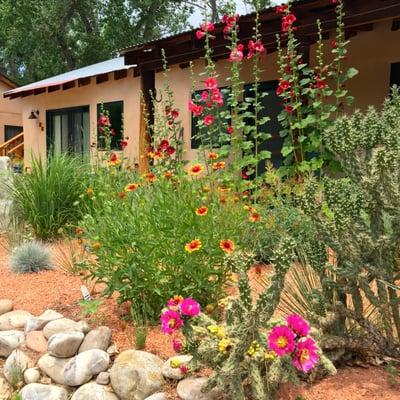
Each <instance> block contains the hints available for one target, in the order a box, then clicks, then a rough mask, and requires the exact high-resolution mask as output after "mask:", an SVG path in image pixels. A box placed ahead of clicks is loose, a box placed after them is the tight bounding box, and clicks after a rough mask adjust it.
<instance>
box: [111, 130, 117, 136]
mask: <svg viewBox="0 0 400 400" xmlns="http://www.w3.org/2000/svg"><path fill="white" fill-rule="evenodd" d="M110 133H111V136H115V135H116V134H117V133H116V132H115V129H114V128H111V130H110Z"/></svg>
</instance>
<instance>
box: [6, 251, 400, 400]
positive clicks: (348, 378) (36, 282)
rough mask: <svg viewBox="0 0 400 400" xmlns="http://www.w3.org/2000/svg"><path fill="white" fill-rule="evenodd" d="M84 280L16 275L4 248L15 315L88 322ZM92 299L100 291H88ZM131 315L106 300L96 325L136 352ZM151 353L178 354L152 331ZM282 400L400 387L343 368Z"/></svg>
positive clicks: (359, 399)
mask: <svg viewBox="0 0 400 400" xmlns="http://www.w3.org/2000/svg"><path fill="white" fill-rule="evenodd" d="M82 284H85V282H83V280H82V277H81V276H79V275H73V274H71V273H70V272H68V270H67V269H56V270H53V271H45V272H40V273H37V274H29V275H16V274H14V273H12V272H11V271H10V269H9V267H8V255H7V252H6V250H5V249H4V248H3V247H2V246H0V298H9V299H11V300H13V301H14V308H15V309H23V310H26V311H29V312H31V313H32V314H35V315H38V314H40V313H42V312H43V311H44V310H46V309H49V308H51V309H54V310H56V311H59V312H61V313H63V314H64V315H65V316H66V317H70V318H74V319H79V318H82V315H81V307H80V306H79V304H78V300H80V299H81V298H82V295H81V292H80V287H81V285H82ZM88 286H89V288H90V289H91V290H92V293H95V295H96V292H98V291H99V289H100V288H98V287H92V286H91V285H88ZM126 312H127V310H124V309H123V308H122V307H120V306H118V304H117V302H116V299H115V298H111V299H106V300H104V301H103V303H102V305H101V306H100V309H99V312H98V313H97V314H96V316H95V317H93V318H89V321H88V322H89V323H91V324H93V325H101V324H107V325H108V326H109V327H110V328H111V329H112V331H113V340H114V342H115V343H116V344H117V346H118V348H119V350H125V349H128V348H132V347H134V331H133V328H132V327H131V326H130V325H129V324H127V323H126V322H125V321H124V319H123V318H122V317H123V316H124V315H125V314H126ZM145 350H146V351H149V352H152V353H155V354H157V355H159V356H160V357H163V358H166V357H169V356H171V355H172V354H173V351H172V349H171V338H170V337H168V336H167V335H164V334H162V333H161V331H160V329H159V328H158V327H154V328H151V329H150V332H149V335H148V339H147V344H146V348H145ZM280 400H400V382H399V383H398V385H397V386H394V387H393V386H390V385H389V382H388V375H387V373H386V372H385V371H384V369H383V368H377V367H369V368H361V367H357V368H354V367H352V368H343V369H341V370H339V372H338V374H337V375H336V376H333V377H329V378H326V379H324V380H322V381H320V382H317V383H314V384H313V385H308V384H304V385H302V386H301V387H300V388H294V387H290V386H288V387H284V388H283V389H282V391H281V395H280Z"/></svg>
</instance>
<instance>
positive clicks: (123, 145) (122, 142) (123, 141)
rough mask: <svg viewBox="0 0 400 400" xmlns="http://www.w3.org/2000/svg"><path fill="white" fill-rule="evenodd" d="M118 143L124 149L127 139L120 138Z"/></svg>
mask: <svg viewBox="0 0 400 400" xmlns="http://www.w3.org/2000/svg"><path fill="white" fill-rule="evenodd" d="M119 145H120V146H121V149H122V150H124V149H125V147H126V146H128V141H127V140H121V141H120V142H119Z"/></svg>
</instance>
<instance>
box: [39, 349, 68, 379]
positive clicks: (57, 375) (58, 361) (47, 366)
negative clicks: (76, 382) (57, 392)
mask: <svg viewBox="0 0 400 400" xmlns="http://www.w3.org/2000/svg"><path fill="white" fill-rule="evenodd" d="M70 360H71V359H70V358H57V357H53V356H51V355H50V354H45V355H44V356H42V357H41V358H40V359H39V361H38V363H37V365H38V367H39V368H40V370H41V371H42V372H43V373H44V374H46V375H47V376H49V377H50V378H51V379H52V380H53V381H54V382H56V383H59V384H60V385H64V384H65V382H64V369H65V366H66V365H67V364H68V361H70Z"/></svg>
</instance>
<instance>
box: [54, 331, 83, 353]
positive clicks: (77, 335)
mask: <svg viewBox="0 0 400 400" xmlns="http://www.w3.org/2000/svg"><path fill="white" fill-rule="evenodd" d="M84 337H85V335H84V334H83V333H82V332H66V333H56V334H55V335H53V336H51V337H50V339H49V342H48V351H49V353H50V355H52V356H54V357H60V358H69V357H72V356H74V355H75V354H76V353H77V351H78V349H79V346H80V345H81V343H82V341H83V338H84Z"/></svg>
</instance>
